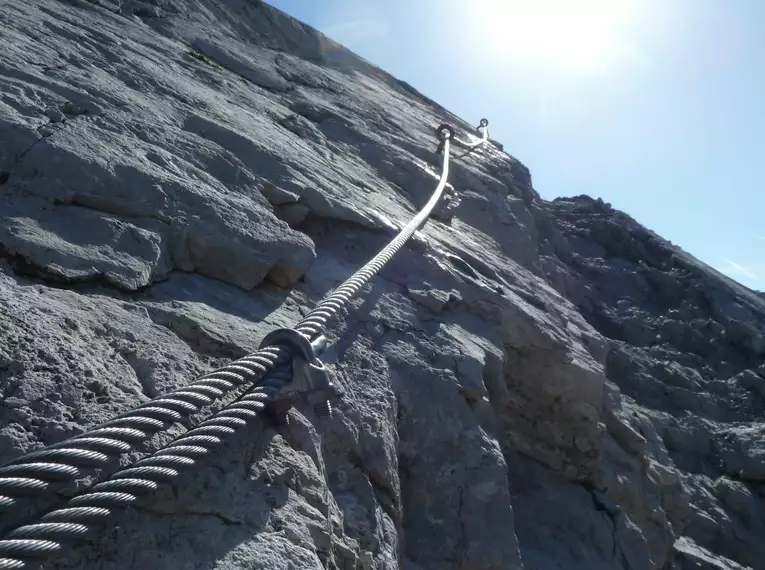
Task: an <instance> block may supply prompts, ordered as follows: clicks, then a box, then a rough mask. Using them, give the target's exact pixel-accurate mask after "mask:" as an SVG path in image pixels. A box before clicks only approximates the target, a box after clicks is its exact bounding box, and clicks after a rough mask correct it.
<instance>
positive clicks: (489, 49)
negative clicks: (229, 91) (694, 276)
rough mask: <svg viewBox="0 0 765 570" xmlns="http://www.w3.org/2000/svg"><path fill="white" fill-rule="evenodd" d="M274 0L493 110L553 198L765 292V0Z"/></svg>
mask: <svg viewBox="0 0 765 570" xmlns="http://www.w3.org/2000/svg"><path fill="white" fill-rule="evenodd" d="M269 2H270V3H271V4H272V5H274V6H276V7H277V8H280V9H282V10H284V11H285V12H287V13H289V14H291V15H293V16H295V17H297V18H299V19H300V20H302V21H304V22H306V23H308V24H310V25H312V26H314V27H316V28H318V29H319V30H321V31H322V32H324V33H326V34H327V35H328V36H330V37H331V38H333V39H334V40H336V41H338V42H340V43H342V44H343V45H345V46H346V47H348V48H349V49H351V50H353V51H354V52H356V53H358V54H359V55H361V56H362V57H364V58H366V59H367V60H369V61H371V62H372V63H375V64H376V65H379V66H380V67H382V68H383V69H385V70H386V71H388V72H389V73H391V74H392V75H394V76H396V77H398V78H400V79H403V80H405V81H407V82H409V83H411V84H412V85H414V86H415V87H416V88H417V89H419V90H420V91H422V92H423V93H424V94H425V95H427V96H428V97H430V98H432V99H434V100H436V101H438V102H439V103H440V104H442V105H443V106H445V107H447V108H448V109H449V110H451V111H452V112H454V113H455V114H457V115H459V116H461V117H463V118H464V119H466V120H468V121H477V120H478V119H479V118H481V117H483V116H485V117H487V118H488V119H489V120H490V121H491V134H492V138H495V139H497V140H498V141H500V142H502V143H503V144H504V146H505V150H506V151H508V152H509V153H510V154H512V155H514V156H515V157H517V158H518V159H519V160H521V161H522V162H523V163H524V164H526V165H527V166H528V167H529V168H530V169H531V173H532V178H533V182H534V187H535V189H536V190H537V191H538V192H539V193H540V194H541V195H542V197H544V198H546V199H552V198H555V197H557V196H572V195H577V194H589V195H591V196H594V197H601V198H603V199H604V200H605V201H607V202H611V203H612V204H613V205H614V207H616V208H619V209H621V210H624V211H625V212H627V213H628V214H630V215H631V216H633V217H634V218H635V219H637V220H638V221H639V222H641V223H642V224H644V225H645V226H647V227H648V228H650V229H652V230H654V231H656V232H657V233H658V234H660V235H661V236H663V237H665V238H667V239H669V240H670V241H672V242H673V243H675V244H676V245H679V246H680V247H682V248H683V249H685V250H686V251H688V252H689V253H691V254H693V255H695V256H696V257H698V258H699V259H701V260H702V261H704V262H706V263H708V264H709V265H711V266H713V267H715V268H717V269H718V270H720V271H722V272H723V273H726V274H727V275H729V276H731V277H732V278H734V279H736V280H738V281H739V282H741V283H743V284H745V285H747V286H749V287H752V288H754V289H758V290H765V224H764V223H763V217H764V216H765V33H763V31H762V30H763V23H765V1H762V0H577V1H576V2H569V0H533V1H532V0H462V1H457V0H408V1H405V0H322V1H321V2H318V1H317V2H313V1H306V0H269ZM529 6H538V7H541V9H540V8H537V9H533V8H529ZM569 6H574V7H575V10H571V8H570V7H569ZM615 6H617V7H618V8H615Z"/></svg>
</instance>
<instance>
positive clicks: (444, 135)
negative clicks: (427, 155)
mask: <svg viewBox="0 0 765 570" xmlns="http://www.w3.org/2000/svg"><path fill="white" fill-rule="evenodd" d="M436 136H437V137H438V141H439V142H438V148H437V149H436V154H441V153H442V152H444V146H445V145H446V139H450V140H454V137H455V132H454V127H452V126H451V125H449V124H447V123H443V124H442V125H439V127H438V128H437V129H436Z"/></svg>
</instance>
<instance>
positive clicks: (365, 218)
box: [0, 0, 765, 570]
mask: <svg viewBox="0 0 765 570" xmlns="http://www.w3.org/2000/svg"><path fill="white" fill-rule="evenodd" d="M0 8H1V9H0V45H2V46H3V47H2V57H0V141H2V142H0V257H1V259H0V325H1V327H0V330H2V334H0V462H4V461H7V460H9V459H11V458H13V457H16V456H18V455H21V454H22V453H25V452H28V451H31V450H34V449H36V448H39V447H41V446H43V445H49V444H52V443H55V442H57V441H61V440H62V439H65V438H66V437H69V436H72V435H75V434H77V433H80V432H82V431H83V430H85V429H87V428H89V427H93V426H95V425H97V424H99V423H100V422H103V421H105V420H107V419H110V418H111V417H113V416H115V415H116V414H118V413H120V412H123V411H125V410H128V409H131V408H132V407H134V406H136V405H138V404H140V403H142V402H145V401H147V400H148V399H150V398H152V397H155V396H157V395H159V394H162V393H165V392H167V391H169V390H171V389H173V388H176V387H179V386H182V385H183V384H184V383H187V382H189V381H190V380H191V379H193V378H194V377H196V376H198V375H200V374H202V373H204V372H205V371H207V370H209V369H210V368H211V367H214V366H217V365H220V364H222V363H224V362H226V361H228V360H230V359H232V358H237V357H239V356H242V355H244V354H246V353H248V352H251V351H253V350H254V349H255V348H257V346H258V343H259V341H260V339H261V338H262V337H263V336H264V335H265V334H266V333H267V332H268V331H269V330H271V329H273V328H276V327H288V326H292V325H294V324H295V323H296V322H297V321H298V320H299V319H300V318H301V316H302V315H304V314H305V313H306V311H307V310H309V309H310V308H311V307H312V306H313V305H314V304H315V303H316V302H318V301H319V300H320V299H321V298H322V297H323V295H324V294H326V293H327V292H328V291H330V290H332V289H333V288H334V287H336V286H337V285H338V284H339V283H340V282H342V281H343V280H344V279H345V278H346V277H348V276H349V275H351V274H352V273H353V272H354V271H355V270H356V269H357V268H358V267H359V266H360V265H361V264H362V263H364V262H365V261H367V260H368V259H369V258H370V257H371V256H372V255H374V253H376V252H377V251H378V249H379V248H380V247H382V246H383V245H384V244H385V243H386V242H387V240H388V239H390V236H391V235H392V233H393V232H394V231H395V229H396V228H398V227H401V226H402V225H403V224H404V223H405V221H406V220H407V219H408V218H410V217H411V216H412V215H413V213H414V212H416V211H417V210H418V209H419V208H420V207H421V206H422V205H423V204H424V203H425V202H426V201H427V199H428V197H429V195H430V193H431V192H432V190H433V188H434V186H435V183H436V180H437V170H438V157H437V156H435V154H434V149H435V146H436V141H435V138H434V136H433V129H434V127H435V126H437V125H438V124H440V123H442V122H445V121H448V122H450V123H452V124H453V125H454V126H455V127H457V128H458V130H459V131H460V132H461V133H465V132H466V131H467V132H472V131H473V127H472V124H473V121H474V118H470V120H469V121H467V122H466V121H462V120H461V119H458V118H456V117H454V116H453V115H452V114H450V113H449V112H448V111H446V110H445V109H443V108H441V107H440V106H438V105H437V104H436V103H434V102H432V101H430V100H428V99H426V98H425V97H423V96H422V95H420V94H419V93H418V92H417V91H416V90H414V89H413V88H412V87H411V86H409V85H407V84H405V83H403V82H400V81H397V80H396V79H394V78H393V77H391V76H389V75H387V74H386V73H384V72H383V71H381V70H380V69H378V68H376V67H374V66H373V65H371V64H369V63H367V62H365V61H363V60H361V59H360V58H358V57H356V56H354V55H353V54H352V53H350V52H348V51H347V50H345V49H344V48H343V47H341V46H339V45H337V44H335V43H334V42H332V41H331V40H329V39H328V38H326V37H324V36H322V35H321V34H319V33H318V32H316V31H314V30H312V29H311V28H309V27H307V26H304V25H302V24H300V23H299V22H297V21H295V20H293V19H291V18H289V17H288V16H286V15H285V14H282V13H280V12H279V11H277V10H275V9H273V8H271V7H269V6H268V5H267V4H265V3H262V2H257V1H254V0H249V1H247V0H188V1H186V0H184V1H183V2H181V1H180V0H151V1H149V0H147V1H143V2H138V1H128V0H122V1H121V2H119V1H115V0H98V1H96V0H93V1H85V0H70V1H67V2H63V1H61V2H57V1H53V0H49V1H41V0H29V1H27V2H9V1H5V0H2V1H0ZM476 112H477V113H479V112H480V109H477V110H476ZM449 196H450V199H449V201H448V204H447V205H446V207H443V208H441V209H440V210H439V213H438V214H437V216H436V217H435V218H433V219H431V220H430V221H429V222H428V223H427V224H426V225H425V226H424V227H423V229H422V230H421V232H418V234H417V236H416V237H415V239H413V240H411V241H410V243H409V244H408V245H407V246H406V247H405V248H404V249H403V250H402V251H400V252H399V254H398V255H397V256H396V257H395V258H394V259H393V261H392V262H391V263H390V264H389V265H388V266H386V268H385V269H384V270H383V271H382V273H381V274H380V275H378V276H377V277H376V278H375V279H374V280H373V281H372V282H371V284H370V285H369V286H368V287H366V288H365V289H364V290H363V292H362V294H361V295H360V296H358V297H356V298H354V299H353V301H352V303H351V307H349V310H348V311H347V312H346V314H345V316H344V318H342V319H340V320H338V321H336V322H334V323H333V324H332V326H331V327H330V330H329V337H330V341H331V348H330V350H329V352H328V353H327V355H326V357H325V361H326V363H327V365H328V366H329V367H330V369H331V370H332V374H333V377H334V380H335V381H336V382H337V383H338V384H339V385H341V386H342V387H343V389H344V390H345V392H346V396H345V398H344V402H343V405H342V406H341V408H340V410H339V411H338V413H337V414H336V416H335V417H333V418H332V419H328V420H319V419H318V418H316V417H315V416H314V415H313V414H312V412H311V411H310V410H309V409H302V408H298V409H295V410H293V411H292V412H291V413H292V421H291V423H290V425H289V426H288V427H279V428H275V427H273V426H271V425H270V424H267V423H265V422H264V423H262V424H260V425H257V426H253V427H252V429H251V431H250V433H249V434H248V437H246V438H239V439H237V440H235V441H230V442H229V443H228V444H227V445H226V446H225V447H223V448H221V449H220V451H219V453H217V454H216V455H215V456H214V457H211V458H210V460H209V463H208V464H207V465H206V466H205V467H204V468H203V469H200V470H196V471H193V472H191V473H189V474H187V475H185V476H184V477H183V478H182V479H181V480H180V481H179V483H178V484H177V485H174V486H172V487H170V488H163V489H161V490H160V491H159V492H158V493H157V494H156V495H155V496H154V497H152V499H151V500H149V501H146V502H145V503H143V504H141V506H140V507H139V508H136V509H134V510H131V511H129V512H127V513H125V514H123V515H121V516H120V517H119V518H118V519H117V520H116V521H113V523H112V524H111V526H110V528H109V529H108V531H107V532H105V533H103V534H102V535H100V536H97V537H93V538H90V539H89V540H87V541H85V542H82V543H79V544H77V545H76V546H74V547H73V548H72V549H71V550H70V551H67V553H66V555H65V556H63V557H61V558H59V559H56V560H53V561H51V562H50V563H49V564H48V566H47V567H49V568H56V569H62V570H63V569H65V568H66V569H68V568H89V569H113V570H123V569H124V570H127V569H133V568H143V569H145V570H149V569H164V568H173V569H207V568H216V569H220V570H223V569H232V570H238V569H245V568H247V569H249V568H258V569H264V570H272V569H273V570H276V569H282V568H283V569H286V568H301V569H309V568H342V569H348V570H350V569H359V568H363V569H365V570H371V569H375V570H394V569H402V570H447V569H454V570H468V569H469V570H499V569H503V570H505V569H506V570H513V569H515V570H549V569H566V570H575V569H581V570H592V569H604V570H605V569H613V568H623V569H625V570H626V569H630V570H653V569H659V568H666V569H672V570H691V569H694V570H713V569H714V570H725V569H741V568H752V569H756V568H763V563H762V560H764V559H765V543H763V541H762V539H761V537H762V536H763V533H764V532H765V499H764V497H763V495H765V440H764V439H763V438H764V437H765V424H764V423H763V422H762V417H763V413H764V412H765V299H763V297H762V296H761V295H757V294H755V293H753V292H752V291H749V290H748V289H746V288H744V287H742V286H740V285H738V284H736V283H734V282H732V281H730V280H728V279H727V278H725V277H723V276H722V275H720V274H718V273H716V272H715V271H713V270H712V269H711V268H709V267H706V266H704V265H703V264H701V263H700V262H698V261H697V260H695V259H693V258H692V257H690V256H688V255H687V254H685V253H684V252H682V251H681V250H680V249H678V248H676V247H674V246H673V245H671V244H669V243H667V242H666V241H664V240H662V239H661V238H660V237H658V236H656V235H655V234H653V233H651V232H650V231H648V230H646V229H645V228H643V227H642V226H640V225H639V224H638V223H637V222H635V221H634V220H632V219H631V218H629V217H628V216H626V215H624V214H622V213H620V212H617V211H615V210H613V209H612V208H611V207H610V206H608V205H607V204H604V203H603V202H602V201H599V200H592V199H590V198H588V197H585V196H580V197H576V198H567V199H559V200H555V201H552V202H546V201H544V200H542V199H540V197H539V196H538V195H537V194H536V193H535V191H534V189H533V187H532V185H531V177H530V174H529V172H528V170H527V169H526V168H525V167H524V166H523V165H522V164H520V163H519V162H518V161H517V160H516V159H514V158H513V157H512V156H509V155H507V154H505V153H504V152H503V151H502V147H501V146H499V145H498V144H492V145H488V146H486V147H485V148H482V149H481V150H479V151H476V152H473V153H471V154H470V155H468V156H465V157H463V158H460V159H457V160H456V161H455V162H454V164H453V166H452V172H451V176H450V192H449ZM193 421H195V422H196V421H199V418H194V420H193ZM187 427H188V426H181V425H178V426H175V427H174V428H173V429H172V430H171V431H170V432H168V433H165V434H163V435H162V436H160V437H157V438H155V439H153V440H152V441H151V442H150V443H149V444H148V445H147V446H146V447H144V448H142V449H140V450H139V451H137V452H135V453H133V454H130V457H127V458H124V460H123V461H122V464H126V463H127V462H129V461H132V460H135V459H136V458H137V457H139V456H140V455H142V454H144V453H146V452H148V451H151V450H155V449H158V448H159V447H161V446H162V445H164V444H166V443H167V442H168V441H170V439H171V438H172V437H174V436H177V435H178V434H180V433H182V432H183V431H185V429H187ZM117 467H118V466H117V465H115V466H113V467H112V468H110V469H111V470H112V471H113V470H114V469H116V468H117ZM110 469H107V470H106V471H107V472H109V471H110ZM100 475H103V473H101V474H100ZM87 483H92V481H78V483H77V485H76V486H73V487H72V488H64V489H61V490H60V494H59V495H58V497H57V498H56V499H54V500H53V502H52V503H47V504H42V503H41V504H36V503H35V504H33V505H32V506H31V507H29V510H28V511H26V512H25V513H24V516H26V515H29V514H31V513H32V512H34V511H35V510H40V509H44V508H47V507H50V506H51V504H54V503H55V502H56V501H60V500H63V498H64V497H65V496H68V495H71V494H72V493H73V492H75V491H76V490H77V488H81V487H82V485H85V484H87ZM19 522H20V519H17V518H13V517H12V516H10V515H7V516H3V517H2V518H0V535H2V534H4V533H5V532H7V531H8V530H9V529H10V528H12V527H13V526H15V525H17V524H19Z"/></svg>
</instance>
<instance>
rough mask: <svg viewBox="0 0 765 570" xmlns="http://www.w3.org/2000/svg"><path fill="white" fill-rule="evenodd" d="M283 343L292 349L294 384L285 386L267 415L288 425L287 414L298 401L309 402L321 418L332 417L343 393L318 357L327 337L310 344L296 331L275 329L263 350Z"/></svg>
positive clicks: (268, 337) (272, 401)
mask: <svg viewBox="0 0 765 570" xmlns="http://www.w3.org/2000/svg"><path fill="white" fill-rule="evenodd" d="M275 344H280V345H282V346H288V347H290V348H292V349H293V350H294V352H295V355H294V356H293V358H292V362H291V368H292V381H291V382H289V383H288V384H287V385H286V386H284V387H283V388H282V389H281V390H279V392H278V393H277V394H276V395H275V396H274V398H273V399H272V400H271V401H270V402H269V403H268V404H267V405H266V413H267V414H268V415H269V416H271V419H272V420H274V422H275V423H277V424H279V425H286V424H288V423H289V416H288V415H287V413H288V412H289V410H290V409H291V408H292V406H293V405H294V403H295V401H297V400H302V401H305V402H307V403H308V404H309V405H311V407H312V408H313V410H314V413H315V414H316V416H317V417H318V418H320V419H325V418H330V417H332V412H333V410H332V402H337V401H339V400H340V399H341V398H342V397H343V391H342V390H341V389H340V388H338V387H337V386H335V384H334V383H333V382H332V380H331V378H330V374H329V370H328V369H327V368H326V366H325V365H324V363H323V362H322V361H321V360H319V355H320V354H323V353H324V352H325V351H326V349H327V344H328V343H327V338H326V337H325V336H324V335H320V336H318V337H317V338H316V339H315V340H314V341H311V340H310V339H309V338H308V337H307V336H305V335H303V334H302V333H300V332H299V331H297V330H295V329H276V330H273V331H271V332H270V333H268V334H267V335H266V336H265V337H264V338H263V340H262V341H261V343H260V348H265V347H267V346H272V345H275Z"/></svg>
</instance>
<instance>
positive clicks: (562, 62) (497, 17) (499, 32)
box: [467, 0, 633, 73]
mask: <svg viewBox="0 0 765 570" xmlns="http://www.w3.org/2000/svg"><path fill="white" fill-rule="evenodd" d="M474 1H475V4H473V5H472V8H473V9H475V10H477V12H474V13H475V15H476V16H477V17H478V18H479V19H480V23H479V26H481V27H482V29H483V31H484V33H485V34H487V35H489V37H487V38H486V41H487V43H488V45H491V46H493V49H496V50H497V51H498V52H499V55H507V56H511V57H515V58H522V59H524V60H526V61H528V62H530V63H535V62H536V63H541V62H542V61H541V60H544V61H545V62H547V63H550V64H555V65H559V66H562V67H564V68H565V69H567V70H569V71H573V72H579V73H598V72H599V71H602V70H603V69H604V68H605V67H607V66H608V65H609V64H610V63H612V62H613V61H614V60H615V59H616V58H617V57H618V56H619V55H620V54H619V53H618V52H619V51H620V50H621V46H622V45H623V42H622V39H621V37H622V34H623V33H624V31H625V27H626V25H627V24H628V23H629V20H630V16H631V12H632V4H633V0H474ZM467 5H468V6H469V7H470V2H468V3H467Z"/></svg>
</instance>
